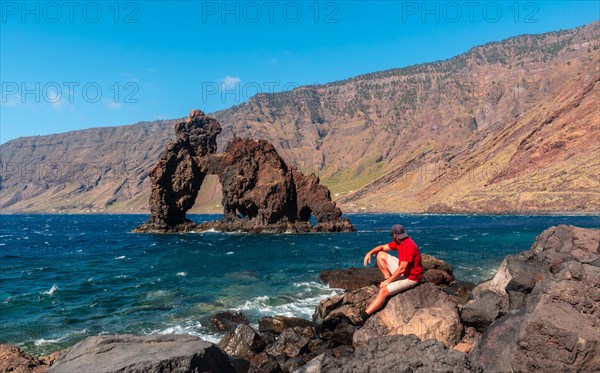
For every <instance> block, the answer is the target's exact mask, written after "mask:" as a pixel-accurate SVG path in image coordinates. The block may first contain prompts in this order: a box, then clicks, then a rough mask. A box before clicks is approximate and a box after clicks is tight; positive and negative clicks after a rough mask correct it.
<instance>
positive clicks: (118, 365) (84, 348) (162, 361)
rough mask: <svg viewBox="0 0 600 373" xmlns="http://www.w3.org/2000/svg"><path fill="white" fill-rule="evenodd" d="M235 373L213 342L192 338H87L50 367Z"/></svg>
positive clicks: (54, 370)
mask: <svg viewBox="0 0 600 373" xmlns="http://www.w3.org/2000/svg"><path fill="white" fill-rule="evenodd" d="M165 371H169V372H174V373H176V372H180V373H184V372H194V371H199V372H205V371H210V372H214V373H217V372H234V368H233V366H232V365H231V363H230V362H229V359H228V357H227V355H225V353H223V351H221V349H219V348H218V347H217V346H215V345H214V344H212V343H209V342H205V341H203V340H202V339H200V338H198V337H194V336H190V335H151V336H134V335H129V334H123V335H101V336H96V337H88V338H86V339H84V340H83V341H81V342H78V343H77V344H75V345H74V346H72V347H70V348H69V349H68V350H67V351H66V353H64V354H63V355H61V357H60V358H58V360H56V362H55V363H54V364H53V365H52V366H51V367H50V369H49V370H48V372H50V373H58V372H98V373H104V372H106V373H108V372H131V373H159V372H165Z"/></svg>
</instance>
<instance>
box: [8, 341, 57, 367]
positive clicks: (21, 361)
mask: <svg viewBox="0 0 600 373" xmlns="http://www.w3.org/2000/svg"><path fill="white" fill-rule="evenodd" d="M63 352H64V350H61V351H57V352H54V353H52V354H50V355H47V356H33V355H30V354H27V353H25V352H23V351H21V349H20V348H18V347H17V346H13V345H9V344H0V372H2V373H5V372H6V373H8V372H10V373H42V372H45V371H46V370H48V367H50V366H51V365H52V364H54V362H55V361H56V359H58V358H59V356H60V355H61V354H62V353H63Z"/></svg>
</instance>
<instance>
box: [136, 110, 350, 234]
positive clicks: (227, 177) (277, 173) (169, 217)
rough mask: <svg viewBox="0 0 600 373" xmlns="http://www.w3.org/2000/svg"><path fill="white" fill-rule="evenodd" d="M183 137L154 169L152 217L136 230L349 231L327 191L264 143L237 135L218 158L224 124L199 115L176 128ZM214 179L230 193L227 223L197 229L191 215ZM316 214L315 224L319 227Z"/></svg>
mask: <svg viewBox="0 0 600 373" xmlns="http://www.w3.org/2000/svg"><path fill="white" fill-rule="evenodd" d="M175 132H176V135H177V138H176V140H175V141H173V142H171V143H170V144H169V145H167V148H166V150H165V151H164V152H163V153H162V154H161V157H160V160H159V162H158V164H157V165H156V166H154V168H153V169H152V171H151V173H150V177H151V179H152V192H151V196H150V212H151V215H150V218H149V219H148V221H147V222H146V223H144V224H142V225H140V226H139V227H137V228H136V229H135V230H134V232H139V233H176V232H189V231H198V230H207V229H215V230H218V231H227V232H231V231H241V232H250V233H282V232H350V231H354V230H355V229H354V227H353V226H352V224H351V223H350V221H349V220H348V219H345V218H342V211H341V210H340V209H339V208H338V207H337V206H336V205H335V202H333V201H332V199H331V193H330V192H329V190H328V189H327V187H325V186H323V185H321V184H320V181H319V178H317V177H316V176H314V175H310V176H306V175H304V174H303V173H302V172H301V171H300V170H297V169H295V168H293V167H290V166H289V165H287V164H286V162H285V161H284V160H283V158H281V156H280V155H279V154H278V153H277V151H276V150H275V147H274V146H273V145H272V144H271V143H269V142H267V141H265V140H252V139H241V138H234V139H233V140H232V141H231V142H230V143H229V144H228V146H227V148H226V149H225V151H224V152H223V153H222V154H216V150H217V146H216V138H217V135H218V134H219V133H220V132H221V126H220V124H219V122H218V121H217V120H216V119H214V118H211V117H208V116H206V115H205V114H204V113H203V112H202V111H200V110H194V111H192V112H191V113H190V115H189V117H188V118H187V119H186V120H184V121H182V122H179V123H177V124H176V125H175ZM207 174H214V175H218V177H219V181H220V183H221V186H222V190H223V202H222V205H223V213H224V216H223V218H222V219H220V220H216V221H212V222H207V223H202V224H195V223H194V222H192V221H191V220H189V219H188V218H187V217H186V212H187V211H188V210H189V209H190V208H191V207H192V206H193V205H194V202H195V200H196V197H197V196H198V191H199V190H200V187H201V186H202V182H203V181H204V178H205V176H206V175H207ZM311 214H312V215H313V216H314V218H315V220H316V224H315V226H314V227H313V226H312V224H311V223H310V217H311Z"/></svg>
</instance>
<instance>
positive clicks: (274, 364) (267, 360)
mask: <svg viewBox="0 0 600 373" xmlns="http://www.w3.org/2000/svg"><path fill="white" fill-rule="evenodd" d="M281 372H283V370H282V369H281V365H280V364H279V361H277V359H276V358H275V357H273V356H271V355H268V354H267V353H266V352H262V353H260V354H258V355H256V356H255V357H254V358H252V359H251V360H250V369H249V370H248V373H281Z"/></svg>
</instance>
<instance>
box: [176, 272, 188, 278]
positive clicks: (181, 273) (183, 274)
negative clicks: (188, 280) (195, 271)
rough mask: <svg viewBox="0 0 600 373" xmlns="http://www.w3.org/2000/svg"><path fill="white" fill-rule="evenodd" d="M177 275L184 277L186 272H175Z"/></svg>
mask: <svg viewBox="0 0 600 373" xmlns="http://www.w3.org/2000/svg"><path fill="white" fill-rule="evenodd" d="M177 276H179V277H185V276H187V272H177Z"/></svg>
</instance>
